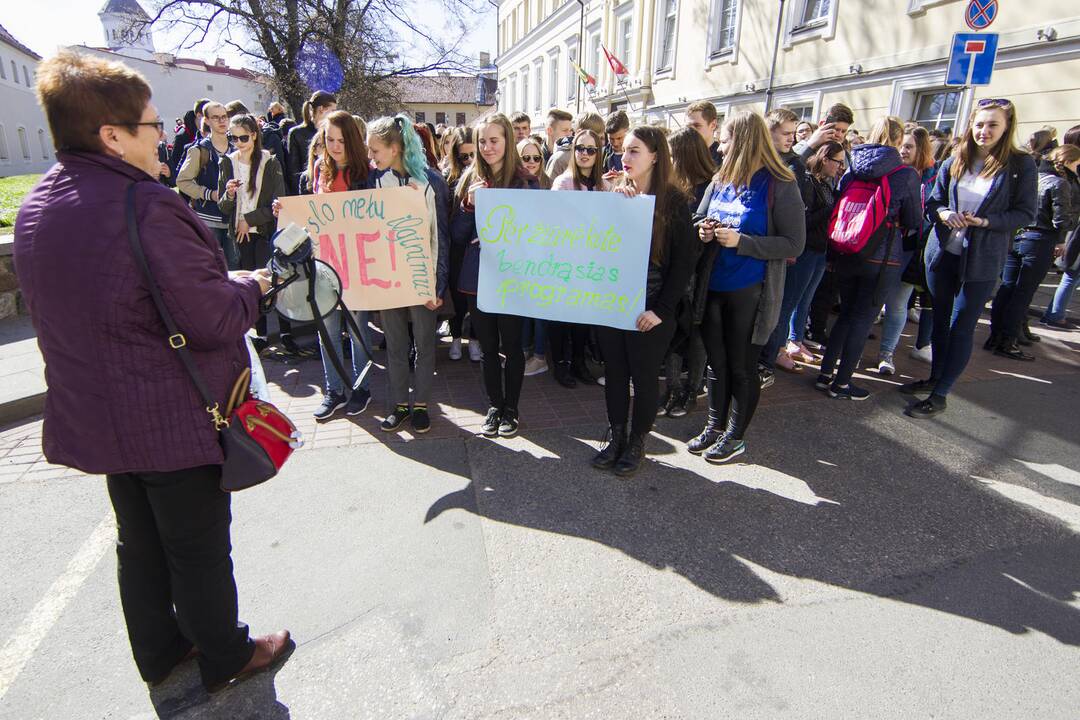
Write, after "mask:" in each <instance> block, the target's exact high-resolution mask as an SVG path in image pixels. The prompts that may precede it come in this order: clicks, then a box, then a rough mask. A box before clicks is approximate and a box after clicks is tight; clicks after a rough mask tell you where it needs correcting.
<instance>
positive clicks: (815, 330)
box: [810, 266, 840, 342]
mask: <svg viewBox="0 0 1080 720" xmlns="http://www.w3.org/2000/svg"><path fill="white" fill-rule="evenodd" d="M836 279H837V278H836V273H835V272H834V271H833V270H832V269H831V268H830V267H828V266H826V268H825V274H824V275H822V276H821V282H820V283H818V287H817V290H816V291H815V292H814V299H813V300H811V301H810V334H811V335H813V336H814V340H816V341H817V342H822V340H823V339H824V338H825V336H826V335H827V334H828V330H829V313H831V312H832V309H833V306H834V305H836V303H837V301H838V300H839V296H840V291H839V290H838V289H837V283H836Z"/></svg>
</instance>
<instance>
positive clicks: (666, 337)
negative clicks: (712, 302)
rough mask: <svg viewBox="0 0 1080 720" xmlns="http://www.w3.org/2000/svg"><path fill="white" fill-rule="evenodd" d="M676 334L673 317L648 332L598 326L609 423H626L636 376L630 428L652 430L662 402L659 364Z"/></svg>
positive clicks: (639, 430) (644, 431)
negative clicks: (632, 382) (631, 385)
mask: <svg viewBox="0 0 1080 720" xmlns="http://www.w3.org/2000/svg"><path fill="white" fill-rule="evenodd" d="M674 336H675V321H674V320H664V321H663V322H661V323H660V324H659V325H657V326H656V327H654V328H653V329H652V330H649V331H648V332H636V331H632V330H618V329H616V328H611V327H606V326H597V328H596V340H597V342H598V343H599V344H600V352H602V353H603V355H604V400H606V401H607V415H608V422H609V423H610V424H612V425H625V424H626V420H627V418H628V417H629V416H630V380H631V379H633V381H634V417H633V420H632V421H631V423H630V431H631V432H632V433H635V434H638V435H645V434H646V433H647V432H649V431H650V430H652V426H653V422H654V421H655V420H656V407H657V404H658V403H659V402H660V383H659V380H658V378H659V377H660V363H661V362H663V360H664V355H666V354H667V351H668V346H669V345H671V338H673V337H674Z"/></svg>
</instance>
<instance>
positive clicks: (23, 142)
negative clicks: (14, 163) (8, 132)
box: [18, 127, 30, 160]
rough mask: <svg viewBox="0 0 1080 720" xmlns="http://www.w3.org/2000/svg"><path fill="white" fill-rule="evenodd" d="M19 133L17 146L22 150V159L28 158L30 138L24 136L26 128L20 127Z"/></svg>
mask: <svg viewBox="0 0 1080 720" xmlns="http://www.w3.org/2000/svg"><path fill="white" fill-rule="evenodd" d="M18 133H19V148H20V149H21V150H22V156H23V160H29V159H30V138H28V137H27V136H26V128H24V127H21V128H19V130H18Z"/></svg>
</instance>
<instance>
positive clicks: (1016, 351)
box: [994, 338, 1035, 362]
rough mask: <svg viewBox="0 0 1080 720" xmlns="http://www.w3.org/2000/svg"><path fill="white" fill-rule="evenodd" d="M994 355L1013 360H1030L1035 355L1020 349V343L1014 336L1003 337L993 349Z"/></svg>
mask: <svg viewBox="0 0 1080 720" xmlns="http://www.w3.org/2000/svg"><path fill="white" fill-rule="evenodd" d="M994 354H995V355H1000V356H1001V357H1007V358H1011V359H1013V360H1024V361H1027V362H1030V361H1032V360H1034V359H1035V356H1034V355H1032V354H1031V353H1026V352H1024V351H1023V350H1021V349H1020V345H1019V344H1018V343H1017V342H1016V340H1015V339H1014V338H1005V339H1004V340H1002V341H1001V344H1000V345H998V346H997V348H996V349H995V350H994Z"/></svg>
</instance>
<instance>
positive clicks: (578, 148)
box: [574, 145, 600, 157]
mask: <svg viewBox="0 0 1080 720" xmlns="http://www.w3.org/2000/svg"><path fill="white" fill-rule="evenodd" d="M574 152H576V153H584V154H585V155H588V156H589V157H592V156H593V155H595V154H596V153H598V152H600V150H599V148H595V147H592V146H589V145H575V146H574Z"/></svg>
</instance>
